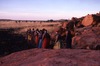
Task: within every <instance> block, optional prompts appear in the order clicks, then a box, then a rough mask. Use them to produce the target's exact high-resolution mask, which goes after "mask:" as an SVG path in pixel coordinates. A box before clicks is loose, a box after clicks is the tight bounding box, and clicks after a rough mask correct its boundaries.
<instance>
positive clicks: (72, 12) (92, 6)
mask: <svg viewBox="0 0 100 66" xmlns="http://www.w3.org/2000/svg"><path fill="white" fill-rule="evenodd" d="M99 11H100V0H0V19H14V20H49V19H53V20H58V19H71V18H72V17H82V16H85V15H87V14H94V13H98V12H99Z"/></svg>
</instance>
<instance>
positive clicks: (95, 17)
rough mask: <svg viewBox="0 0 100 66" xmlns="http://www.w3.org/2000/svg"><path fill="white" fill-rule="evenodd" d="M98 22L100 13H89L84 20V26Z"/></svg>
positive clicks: (99, 21)
mask: <svg viewBox="0 0 100 66" xmlns="http://www.w3.org/2000/svg"><path fill="white" fill-rule="evenodd" d="M98 23H100V16H98V15H87V16H86V17H85V18H84V19H83V21H82V25H84V26H90V25H97V24H98Z"/></svg>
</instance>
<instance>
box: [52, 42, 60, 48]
mask: <svg viewBox="0 0 100 66" xmlns="http://www.w3.org/2000/svg"><path fill="white" fill-rule="evenodd" d="M60 45H61V44H60V41H57V42H56V43H55V45H54V47H53V49H60Z"/></svg>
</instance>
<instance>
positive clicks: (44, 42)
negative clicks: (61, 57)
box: [42, 38, 50, 48]
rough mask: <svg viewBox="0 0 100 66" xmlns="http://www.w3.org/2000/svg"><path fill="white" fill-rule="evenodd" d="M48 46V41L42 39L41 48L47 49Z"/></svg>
mask: <svg viewBox="0 0 100 66" xmlns="http://www.w3.org/2000/svg"><path fill="white" fill-rule="evenodd" d="M49 45H50V39H47V38H44V40H43V43H42V48H48V46H49Z"/></svg>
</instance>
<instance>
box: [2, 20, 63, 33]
mask: <svg viewBox="0 0 100 66" xmlns="http://www.w3.org/2000/svg"><path fill="white" fill-rule="evenodd" d="M59 26H61V23H60V22H17V23H16V22H15V21H9V22H3V21H1V22H0V29H9V28H20V30H19V31H18V32H19V33H23V32H26V31H27V29H29V28H30V29H33V28H34V29H37V28H38V29H43V28H45V29H47V30H48V31H49V32H52V31H53V30H54V29H56V28H58V27H59Z"/></svg>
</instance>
